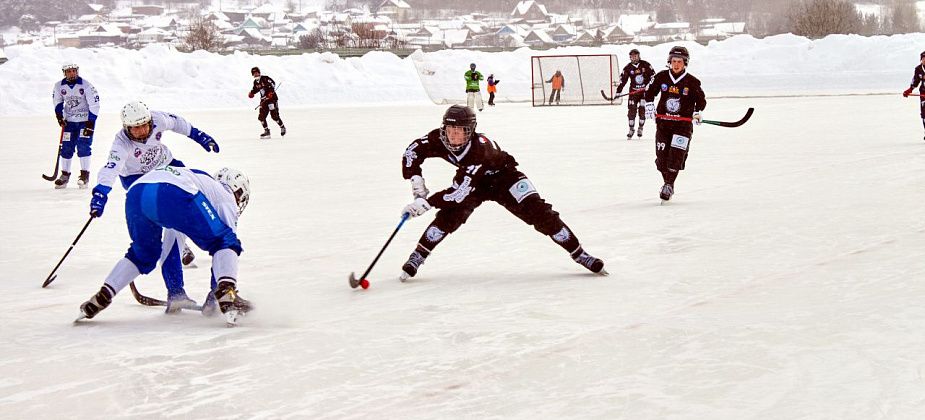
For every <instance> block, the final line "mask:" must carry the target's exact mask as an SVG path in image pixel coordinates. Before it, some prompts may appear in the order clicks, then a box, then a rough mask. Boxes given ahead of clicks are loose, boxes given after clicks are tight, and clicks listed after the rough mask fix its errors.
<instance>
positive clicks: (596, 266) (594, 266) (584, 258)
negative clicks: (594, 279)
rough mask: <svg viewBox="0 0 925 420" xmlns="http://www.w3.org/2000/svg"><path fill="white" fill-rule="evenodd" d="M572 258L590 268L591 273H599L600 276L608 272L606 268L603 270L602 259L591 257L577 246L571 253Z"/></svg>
mask: <svg viewBox="0 0 925 420" xmlns="http://www.w3.org/2000/svg"><path fill="white" fill-rule="evenodd" d="M572 259H573V260H574V261H575V262H577V263H578V264H581V266H582V267H584V268H587V269H588V270H590V271H591V272H592V273H595V274H600V275H602V276H606V275H609V274H610V273H608V272H607V270H604V261H603V260H601V259H600V258H595V257H592V256H591V255H590V254H588V253H587V252H585V250H584V249H582V248H581V247H578V249H577V250H575V252H573V253H572Z"/></svg>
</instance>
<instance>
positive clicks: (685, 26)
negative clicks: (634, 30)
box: [652, 22, 691, 29]
mask: <svg viewBox="0 0 925 420" xmlns="http://www.w3.org/2000/svg"><path fill="white" fill-rule="evenodd" d="M690 27H691V24H690V23H688V22H668V23H656V24H655V26H653V27H652V29H688V28H690Z"/></svg>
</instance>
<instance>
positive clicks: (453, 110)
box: [440, 105, 476, 152]
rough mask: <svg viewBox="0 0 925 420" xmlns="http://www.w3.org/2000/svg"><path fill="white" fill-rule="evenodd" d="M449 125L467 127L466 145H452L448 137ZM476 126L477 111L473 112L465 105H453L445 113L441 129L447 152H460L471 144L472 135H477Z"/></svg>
mask: <svg viewBox="0 0 925 420" xmlns="http://www.w3.org/2000/svg"><path fill="white" fill-rule="evenodd" d="M448 125H452V126H455V127H465V128H466V143H463V144H462V145H459V146H452V145H450V142H449V139H448V138H447V136H446V127H447V126H448ZM475 125H476V121H475V111H473V110H472V108H469V107H467V106H463V105H453V106H451V107H450V108H449V109H447V110H446V112H444V113H443V126H442V127H440V141H442V142H443V145H444V146H446V148H447V150H449V151H451V152H458V151H460V150H462V148H463V147H465V146H466V144H468V143H469V139H471V138H472V134H473V133H475Z"/></svg>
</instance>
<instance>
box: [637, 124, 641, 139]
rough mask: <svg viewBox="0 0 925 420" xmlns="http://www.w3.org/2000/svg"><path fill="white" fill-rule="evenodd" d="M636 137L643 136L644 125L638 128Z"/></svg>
mask: <svg viewBox="0 0 925 420" xmlns="http://www.w3.org/2000/svg"><path fill="white" fill-rule="evenodd" d="M636 137H639V138H642V126H641V125H640V126H639V128H638V129H637V130H636Z"/></svg>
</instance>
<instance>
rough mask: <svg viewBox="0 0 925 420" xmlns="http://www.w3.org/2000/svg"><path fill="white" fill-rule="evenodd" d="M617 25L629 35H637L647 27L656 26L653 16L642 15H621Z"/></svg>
mask: <svg viewBox="0 0 925 420" xmlns="http://www.w3.org/2000/svg"><path fill="white" fill-rule="evenodd" d="M617 26H619V27H620V29H621V30H622V31H623V32H625V33H626V34H628V35H636V34H638V33H640V32H642V31H645V30H646V29H649V28H651V27H653V26H655V21H654V20H652V16H650V15H647V14H642V15H620V17H619V18H618V19H617Z"/></svg>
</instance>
